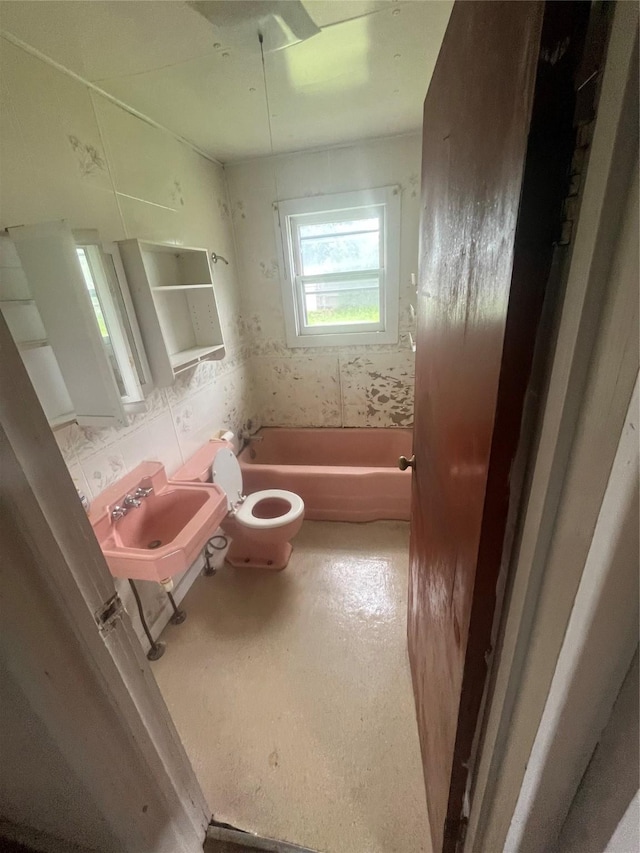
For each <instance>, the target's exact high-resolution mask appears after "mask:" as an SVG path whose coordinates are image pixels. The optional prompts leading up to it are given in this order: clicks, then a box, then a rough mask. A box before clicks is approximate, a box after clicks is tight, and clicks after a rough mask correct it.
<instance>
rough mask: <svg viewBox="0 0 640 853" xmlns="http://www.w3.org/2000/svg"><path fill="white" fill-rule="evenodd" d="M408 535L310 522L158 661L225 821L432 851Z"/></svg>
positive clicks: (218, 584)
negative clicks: (276, 564)
mask: <svg viewBox="0 0 640 853" xmlns="http://www.w3.org/2000/svg"><path fill="white" fill-rule="evenodd" d="M407 547H408V525H407V524H405V523H402V522H376V523H372V524H341V523H329V522H305V524H304V526H303V529H302V531H301V532H300V533H299V534H298V537H297V538H296V540H295V550H294V553H293V556H292V558H291V561H290V563H289V566H288V567H287V569H285V571H283V572H280V573H273V574H269V573H267V572H260V571H257V570H239V569H231V568H227V567H225V568H223V569H221V570H220V571H219V572H218V574H217V575H215V576H214V577H212V578H209V577H204V576H201V577H199V578H198V580H197V581H196V582H195V583H194V585H193V586H192V588H191V589H190V590H189V592H188V594H187V596H186V597H185V599H184V602H183V605H182V606H183V607H184V609H185V610H186V611H187V613H188V617H187V621H186V622H185V623H184V624H183V625H181V626H171V625H170V626H168V627H167V629H166V630H165V632H164V633H163V636H162V639H163V640H166V642H167V651H166V653H165V655H164V657H163V658H162V659H161V660H159V661H157V662H156V663H154V664H153V672H154V673H155V675H156V678H157V680H158V684H159V685H160V689H161V691H162V693H163V695H164V697H165V699H166V701H167V704H168V706H169V710H170V711H171V713H172V715H173V718H174V720H175V723H176V726H177V728H178V731H179V732H180V734H181V736H182V739H183V741H184V745H185V748H186V750H187V753H188V754H189V756H190V758H191V761H192V763H193V765H194V767H195V770H196V773H197V775H198V777H199V780H200V783H201V785H202V788H203V790H204V792H205V795H206V796H207V798H208V801H209V804H210V806H211V808H212V810H213V811H214V814H215V817H216V819H217V820H219V821H224V822H227V823H230V824H232V825H234V826H238V827H242V828H243V829H247V830H251V831H253V832H257V833H261V834H264V835H266V836H269V837H271V838H278V839H282V840H285V841H290V842H295V843H297V844H300V845H305V846H308V847H311V848H314V849H316V850H319V851H323V853H420V851H429V849H430V846H429V841H428V835H429V832H428V824H427V816H426V806H425V796H424V786H423V780H422V770H421V764H420V751H419V745H418V734H417V729H416V723H415V716H414V708H413V697H412V692H411V678H410V674H409V663H408V658H407V650H406V595H407V561H408V556H407Z"/></svg>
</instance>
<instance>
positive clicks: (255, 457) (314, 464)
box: [239, 427, 412, 521]
mask: <svg viewBox="0 0 640 853" xmlns="http://www.w3.org/2000/svg"><path fill="white" fill-rule="evenodd" d="M257 438H258V439H259V440H258V441H255V440H254V441H252V442H251V443H250V444H249V446H248V447H245V449H244V450H243V451H242V453H241V454H240V456H239V460H240V465H241V467H242V476H243V480H244V489H245V492H246V493H247V494H251V493H252V492H256V491H258V490H259V489H288V490H289V491H291V492H295V493H296V494H298V495H300V497H301V498H302V499H303V500H304V503H305V518H309V519H315V520H318V521H378V520H381V519H400V520H403V521H408V520H409V511H410V504H411V476H410V472H407V471H400V470H399V469H398V457H399V456H401V455H404V456H411V443H412V431H411V430H410V429H401V428H397V429H329V428H327V429H285V428H272V427H267V428H264V429H261V430H260V432H259V433H258V435H257Z"/></svg>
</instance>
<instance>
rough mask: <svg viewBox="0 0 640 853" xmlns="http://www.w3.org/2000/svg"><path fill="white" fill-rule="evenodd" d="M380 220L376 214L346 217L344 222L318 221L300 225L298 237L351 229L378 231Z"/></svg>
mask: <svg viewBox="0 0 640 853" xmlns="http://www.w3.org/2000/svg"><path fill="white" fill-rule="evenodd" d="M379 228H380V220H379V219H378V217H377V216H373V217H371V218H369V219H347V220H345V221H344V222H320V223H318V224H317V225H300V227H299V231H300V239H301V240H305V239H306V238H307V237H322V236H323V235H326V234H350V233H351V232H352V231H378V230H379Z"/></svg>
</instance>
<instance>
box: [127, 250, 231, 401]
mask: <svg viewBox="0 0 640 853" xmlns="http://www.w3.org/2000/svg"><path fill="white" fill-rule="evenodd" d="M118 245H119V246H120V253H121V255H122V263H123V265H124V268H125V271H126V275H127V280H128V282H129V288H130V290H131V297H132V299H133V303H134V306H135V310H136V315H137V318H138V323H139V324H140V329H141V332H142V337H143V339H144V345H145V349H146V351H147V356H148V358H149V363H150V365H151V371H152V373H153V377H154V379H155V381H156V384H158V385H160V386H167V385H171V384H172V383H173V381H174V379H175V377H176V375H177V374H178V373H180V372H181V371H183V370H187V369H188V368H189V367H192V366H193V365H195V364H197V363H198V362H199V361H204V360H209V359H220V358H223V356H224V354H225V350H224V341H223V339H222V330H221V328H220V317H219V314H218V306H217V304H216V298H215V293H214V290H213V276H212V273H211V266H210V264H209V253H208V251H207V250H206V249H191V248H186V247H184V246H168V245H165V244H163V243H149V242H146V241H142V240H135V239H134V240H122V241H120V242H119V244H118Z"/></svg>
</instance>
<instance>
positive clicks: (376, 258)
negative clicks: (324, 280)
mask: <svg viewBox="0 0 640 853" xmlns="http://www.w3.org/2000/svg"><path fill="white" fill-rule="evenodd" d="M361 226H366V227H361ZM311 230H313V231H314V232H316V233H314V234H311V233H307V232H310V231H311ZM303 232H304V233H303ZM299 242H300V258H301V262H302V270H301V272H302V275H323V274H325V273H340V272H349V271H352V270H377V269H379V268H380V266H381V258H380V221H379V220H378V219H377V218H372V219H368V220H351V221H349V222H330V223H325V224H321V225H303V226H301V227H300V228H299Z"/></svg>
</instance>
